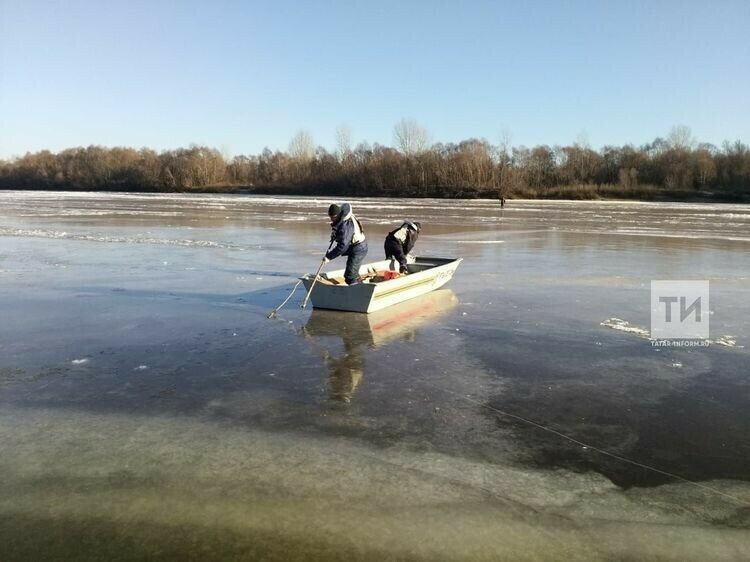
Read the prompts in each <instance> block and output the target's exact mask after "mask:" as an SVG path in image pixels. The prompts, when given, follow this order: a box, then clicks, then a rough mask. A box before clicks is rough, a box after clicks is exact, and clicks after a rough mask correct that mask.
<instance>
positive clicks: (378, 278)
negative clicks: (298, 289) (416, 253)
mask: <svg viewBox="0 0 750 562" xmlns="http://www.w3.org/2000/svg"><path fill="white" fill-rule="evenodd" d="M451 261H453V260H452V259H446V258H414V259H413V261H410V262H409V263H408V264H407V266H406V269H407V273H399V272H398V263H397V262H396V261H395V260H391V264H390V267H389V268H388V269H383V268H382V263H383V262H378V263H375V264H373V266H372V267H371V266H367V265H366V266H365V267H367V272H366V273H362V274H361V275H360V276H359V278H360V280H361V281H362V282H363V283H382V282H384V281H391V280H392V279H398V278H399V277H403V276H404V275H408V274H412V273H418V272H420V271H425V270H427V269H431V268H433V267H437V266H439V265H444V264H446V263H450V262H451ZM374 266H381V267H380V268H378V267H374ZM360 271H361V270H360ZM335 273H337V274H339V275H329V274H327V273H321V274H320V276H319V277H318V283H323V284H324V285H346V282H345V281H344V277H343V275H340V273H341V272H340V271H337V272H335Z"/></svg>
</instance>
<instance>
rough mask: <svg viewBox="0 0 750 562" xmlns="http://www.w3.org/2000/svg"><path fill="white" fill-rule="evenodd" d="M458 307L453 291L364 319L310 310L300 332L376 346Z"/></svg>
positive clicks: (362, 317) (438, 293)
mask: <svg viewBox="0 0 750 562" xmlns="http://www.w3.org/2000/svg"><path fill="white" fill-rule="evenodd" d="M457 304H458V298H456V295H455V294H453V291H451V290H450V289H444V290H441V291H434V292H432V293H429V294H427V295H422V296H421V297H416V298H414V299H411V300H409V301H407V302H403V303H401V304H399V305H398V306H393V307H390V308H387V309H384V310H379V311H377V312H373V313H372V314H367V315H361V314H342V313H341V312H337V311H333V310H313V312H312V314H311V315H310V319H309V320H308V321H307V324H305V327H304V328H303V330H304V333H305V334H306V335H309V336H315V337H326V336H338V337H340V338H341V339H343V340H344V342H347V341H348V342H349V343H353V344H355V345H362V344H367V345H372V346H378V345H382V344H384V343H387V342H388V341H390V340H393V339H395V338H397V337H399V336H402V335H405V334H408V333H411V332H412V331H413V330H414V329H416V328H418V327H419V326H422V325H424V324H426V323H428V322H430V321H433V320H436V319H437V318H438V317H439V316H441V315H442V314H444V313H446V312H448V311H449V310H451V309H452V308H453V307H455V306H456V305H457Z"/></svg>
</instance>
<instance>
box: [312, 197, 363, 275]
mask: <svg viewBox="0 0 750 562" xmlns="http://www.w3.org/2000/svg"><path fill="white" fill-rule="evenodd" d="M328 218H330V219H331V229H332V232H331V242H333V241H335V242H336V245H335V246H334V247H333V248H332V249H331V250H330V251H329V252H328V253H327V254H326V257H325V258H324V259H323V261H324V262H326V263H327V262H329V261H331V260H333V259H336V258H337V257H339V256H347V259H346V270H345V271H344V281H346V284H347V285H354V284H356V283H359V282H360V281H359V267H360V266H361V265H362V262H363V261H364V259H365V256H366V255H367V240H366V239H365V232H364V230H363V229H362V224H361V223H360V222H359V219H358V218H357V217H355V216H354V214H353V213H352V206H351V205H350V204H349V203H344V204H343V205H341V207H339V206H338V205H331V206H330V207H328Z"/></svg>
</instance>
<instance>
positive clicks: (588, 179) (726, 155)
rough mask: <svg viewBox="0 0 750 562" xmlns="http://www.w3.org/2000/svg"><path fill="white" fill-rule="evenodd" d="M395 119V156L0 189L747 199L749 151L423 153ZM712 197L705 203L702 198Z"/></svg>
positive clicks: (297, 155) (171, 154) (43, 181)
mask: <svg viewBox="0 0 750 562" xmlns="http://www.w3.org/2000/svg"><path fill="white" fill-rule="evenodd" d="M427 138H428V137H427V133H426V131H425V130H424V129H423V128H421V127H420V126H419V125H418V124H416V123H415V122H413V121H410V120H402V122H400V123H399V124H397V125H396V128H395V129H394V146H395V147H388V146H383V145H379V144H374V145H370V144H368V143H360V144H359V145H357V146H355V147H351V142H350V141H349V139H350V134H349V133H348V131H346V130H340V131H337V148H336V150H335V151H333V152H331V151H328V150H326V149H324V148H322V147H319V146H316V145H315V144H314V143H313V141H312V137H311V135H310V134H309V133H307V132H305V131H300V132H298V133H297V135H296V136H295V137H294V138H293V139H292V141H291V142H290V145H289V149H288V150H287V151H286V152H284V151H278V150H277V151H271V150H269V149H265V150H264V151H263V152H262V153H260V154H257V155H241V156H235V157H233V158H231V159H230V158H226V157H224V156H223V155H222V154H221V152H220V151H218V150H216V149H214V148H209V147H205V146H191V147H189V148H179V149H176V150H167V151H163V152H160V153H157V152H155V151H154V150H151V149H147V148H142V149H133V148H122V147H116V148H105V147H101V146H89V147H87V148H70V149H67V150H63V151H61V152H58V153H52V152H50V151H47V150H44V151H41V152H36V153H28V154H26V155H25V156H22V157H19V158H16V159H14V160H12V161H0V189H61V190H71V189H73V190H112V191H237V190H240V189H241V190H243V191H245V190H247V191H251V192H258V193H279V194H282V193H286V194H305V193H307V194H310V195H328V194H330V195H334V194H337V195H353V196H394V197H401V196H405V197H497V196H499V195H503V196H504V197H508V198H513V197H523V198H582V199H588V198H598V197H631V198H641V199H650V198H657V197H659V196H664V195H669V194H672V195H673V196H676V197H690V196H691V194H695V195H696V196H700V195H703V196H713V197H720V198H724V199H728V200H732V199H736V200H743V199H744V198H747V197H748V196H749V195H750V148H749V147H748V146H747V145H745V144H743V143H742V142H740V141H735V142H731V143H730V142H725V143H724V144H723V145H722V146H721V147H716V146H713V145H710V144H706V143H697V142H696V141H695V140H693V138H692V136H691V134H690V130H689V129H687V128H686V127H675V128H673V129H672V131H671V132H670V133H669V135H668V136H667V137H665V138H657V139H655V140H654V141H653V142H651V143H647V144H644V145H642V146H639V147H635V146H632V145H625V146H604V147H603V148H601V149H600V150H598V151H597V150H593V149H591V148H590V147H588V146H587V145H586V143H574V144H572V145H568V146H547V145H539V146H535V147H533V148H527V147H524V146H514V147H511V146H509V143H500V144H499V145H493V144H491V143H489V142H488V141H486V140H484V139H468V140H465V141H462V142H460V143H457V144H454V143H447V144H443V143H435V144H429V143H428V142H427ZM707 192H710V193H707Z"/></svg>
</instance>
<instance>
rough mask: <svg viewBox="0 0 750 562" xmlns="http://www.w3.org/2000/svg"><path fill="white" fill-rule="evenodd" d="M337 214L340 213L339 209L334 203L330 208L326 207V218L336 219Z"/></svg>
mask: <svg viewBox="0 0 750 562" xmlns="http://www.w3.org/2000/svg"><path fill="white" fill-rule="evenodd" d="M339 213H341V207H339V206H338V205H336V203H334V204H333V205H331V206H330V207H328V216H329V217H337V216H339Z"/></svg>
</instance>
